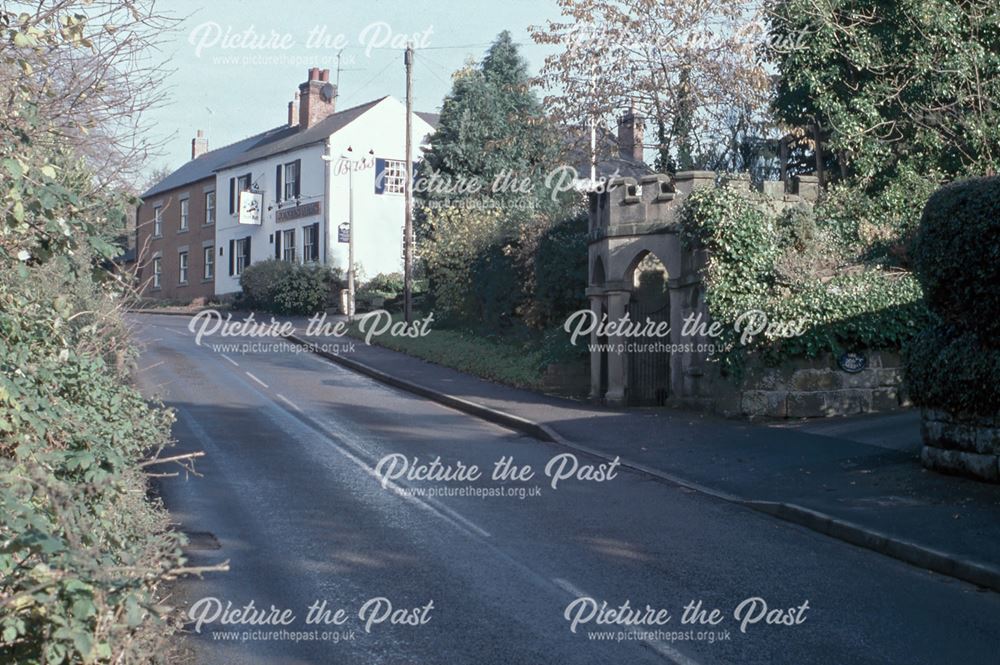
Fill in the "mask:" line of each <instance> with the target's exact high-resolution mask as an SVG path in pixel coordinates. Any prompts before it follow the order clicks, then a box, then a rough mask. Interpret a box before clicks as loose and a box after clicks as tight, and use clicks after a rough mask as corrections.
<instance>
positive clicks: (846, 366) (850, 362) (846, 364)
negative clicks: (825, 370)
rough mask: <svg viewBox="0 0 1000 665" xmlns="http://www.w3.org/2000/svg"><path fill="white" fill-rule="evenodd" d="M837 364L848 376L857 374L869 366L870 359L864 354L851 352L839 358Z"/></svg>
mask: <svg viewBox="0 0 1000 665" xmlns="http://www.w3.org/2000/svg"><path fill="white" fill-rule="evenodd" d="M837 364H838V365H840V369H842V370H844V371H845V372H847V373H848V374H857V373H858V372H860V371H861V370H863V369H864V368H865V367H867V366H868V358H866V357H865V355H864V354H863V353H854V352H849V353H845V354H843V355H841V356H840V357H839V358H837Z"/></svg>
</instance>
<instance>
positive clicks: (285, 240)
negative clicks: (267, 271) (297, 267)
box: [281, 229, 295, 261]
mask: <svg viewBox="0 0 1000 665" xmlns="http://www.w3.org/2000/svg"><path fill="white" fill-rule="evenodd" d="M281 258H282V260H283V261H294V260H295V229H288V230H287V231H282V232H281Z"/></svg>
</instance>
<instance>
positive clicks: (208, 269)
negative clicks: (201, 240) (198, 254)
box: [202, 247, 215, 279]
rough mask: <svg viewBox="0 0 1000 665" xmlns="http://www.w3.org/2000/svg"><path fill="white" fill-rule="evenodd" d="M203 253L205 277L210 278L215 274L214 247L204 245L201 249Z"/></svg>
mask: <svg viewBox="0 0 1000 665" xmlns="http://www.w3.org/2000/svg"><path fill="white" fill-rule="evenodd" d="M202 251H203V252H204V254H205V273H204V277H205V279H212V277H213V276H214V275H215V247H205V248H204V249H203V250H202Z"/></svg>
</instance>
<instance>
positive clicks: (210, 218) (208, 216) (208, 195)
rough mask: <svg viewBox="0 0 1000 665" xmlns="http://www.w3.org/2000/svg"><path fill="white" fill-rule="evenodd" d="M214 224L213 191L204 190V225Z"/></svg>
mask: <svg viewBox="0 0 1000 665" xmlns="http://www.w3.org/2000/svg"><path fill="white" fill-rule="evenodd" d="M209 224H215V192H205V225H206V226H207V225H209Z"/></svg>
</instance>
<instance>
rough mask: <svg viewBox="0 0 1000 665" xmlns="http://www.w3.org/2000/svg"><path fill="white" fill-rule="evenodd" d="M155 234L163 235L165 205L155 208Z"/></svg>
mask: <svg viewBox="0 0 1000 665" xmlns="http://www.w3.org/2000/svg"><path fill="white" fill-rule="evenodd" d="M153 235H154V236H162V235H163V206H156V207H155V208H153Z"/></svg>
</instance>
